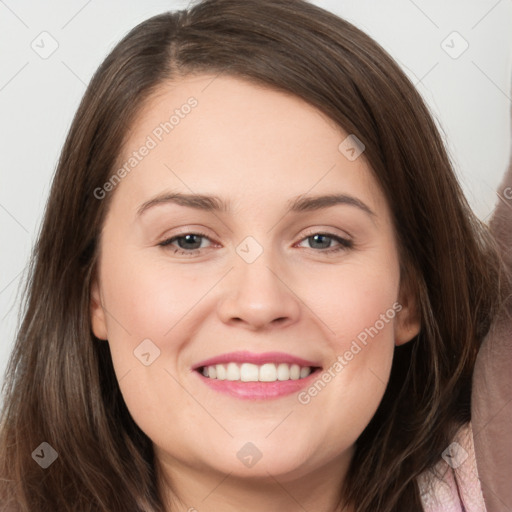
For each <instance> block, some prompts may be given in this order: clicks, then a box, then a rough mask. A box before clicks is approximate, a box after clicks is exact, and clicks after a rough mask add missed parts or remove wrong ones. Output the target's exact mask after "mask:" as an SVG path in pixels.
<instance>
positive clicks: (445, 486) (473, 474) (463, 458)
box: [418, 423, 485, 512]
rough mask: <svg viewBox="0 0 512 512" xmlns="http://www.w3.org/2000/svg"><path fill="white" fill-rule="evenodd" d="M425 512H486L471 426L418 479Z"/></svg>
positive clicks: (462, 431)
mask: <svg viewBox="0 0 512 512" xmlns="http://www.w3.org/2000/svg"><path fill="white" fill-rule="evenodd" d="M418 484H419V487H420V492H421V499H422V502H423V507H424V510H425V512H485V504H484V499H483V495H482V488H481V486H480V479H479V477H478V471H477V467H476V459H475V448H474V444H473V431H472V428H471V423H467V424H465V425H464V426H463V427H462V428H461V429H460V430H459V431H458V433H457V435H456V436H455V438H454V439H453V442H452V443H451V444H450V445H449V446H447V447H446V450H444V451H443V453H442V458H441V460H440V461H439V462H438V463H437V465H436V466H435V467H434V468H433V469H432V470H429V471H426V472H424V473H422V474H421V475H420V477H419V478H418Z"/></svg>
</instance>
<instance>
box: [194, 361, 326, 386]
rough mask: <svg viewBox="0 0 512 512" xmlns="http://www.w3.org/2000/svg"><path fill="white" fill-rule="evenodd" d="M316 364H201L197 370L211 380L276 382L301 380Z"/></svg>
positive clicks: (311, 371)
mask: <svg viewBox="0 0 512 512" xmlns="http://www.w3.org/2000/svg"><path fill="white" fill-rule="evenodd" d="M319 369H320V368H319V367H317V366H300V365H298V364H288V363H264V364H260V365H258V364H253V363H236V362H230V363H226V364H215V365H209V366H201V367H200V368H197V371H198V372H199V373H201V374H202V375H203V376H204V377H206V378H208V379H211V380H227V381H238V382H278V381H281V382H282V381H288V380H301V379H305V378H306V377H309V375H311V373H313V372H315V371H316V370H319Z"/></svg>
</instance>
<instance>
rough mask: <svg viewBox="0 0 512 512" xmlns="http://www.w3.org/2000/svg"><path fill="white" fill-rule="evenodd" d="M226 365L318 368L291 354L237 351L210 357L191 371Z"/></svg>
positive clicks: (317, 364) (316, 364)
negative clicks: (267, 364) (274, 365)
mask: <svg viewBox="0 0 512 512" xmlns="http://www.w3.org/2000/svg"><path fill="white" fill-rule="evenodd" d="M228 363H240V364H242V363H252V364H255V365H263V364H265V363H274V364H279V363H286V364H289V365H293V364H297V365H299V366H301V367H307V366H309V367H311V368H317V367H320V364H319V363H318V362H315V361H309V360H307V359H303V358H301V357H297V356H293V355H291V354H286V353H284V352H264V353H261V354H255V353H252V352H248V351H237V352H230V353H228V354H222V355H220V356H216V357H212V358H210V359H205V360H204V361H201V362H200V363H197V364H195V365H194V366H193V367H192V369H193V370H198V369H200V368H203V367H205V366H214V365H217V364H228Z"/></svg>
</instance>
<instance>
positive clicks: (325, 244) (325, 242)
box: [312, 235, 329, 249]
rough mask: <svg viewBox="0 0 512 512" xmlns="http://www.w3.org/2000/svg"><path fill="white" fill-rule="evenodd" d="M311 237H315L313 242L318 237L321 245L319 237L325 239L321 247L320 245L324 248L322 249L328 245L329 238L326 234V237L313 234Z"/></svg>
mask: <svg viewBox="0 0 512 512" xmlns="http://www.w3.org/2000/svg"><path fill="white" fill-rule="evenodd" d="M312 238H313V239H314V240H315V239H316V240H315V242H316V241H317V240H318V238H320V244H321V245H322V241H321V239H322V238H325V239H326V240H327V241H324V244H323V247H322V248H324V249H325V248H326V247H329V240H328V239H329V237H328V236H327V237H326V236H325V235H313V237H312Z"/></svg>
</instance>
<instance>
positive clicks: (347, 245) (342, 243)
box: [158, 231, 354, 256]
mask: <svg viewBox="0 0 512 512" xmlns="http://www.w3.org/2000/svg"><path fill="white" fill-rule="evenodd" d="M187 235H194V236H196V237H200V238H206V239H208V240H210V238H209V237H208V236H207V235H206V234H205V233H200V232H195V231H194V232H190V233H183V234H181V235H177V236H173V237H172V238H168V239H166V240H164V241H162V242H160V243H159V244H158V245H159V246H160V247H164V248H166V247H169V246H170V245H171V244H172V243H173V242H175V241H176V240H179V239H181V238H185V237H186V236H187ZM315 235H321V236H324V237H327V238H331V239H333V240H335V241H336V242H338V243H339V245H338V246H337V247H335V248H328V249H319V250H315V249H311V250H313V251H315V252H320V253H322V254H333V253H338V252H341V251H346V250H348V249H352V247H353V246H354V244H353V242H352V241H351V240H348V239H346V238H342V237H340V236H338V235H334V234H332V233H326V232H323V231H313V232H311V233H308V234H307V235H306V236H305V237H303V238H302V239H301V240H300V241H301V242H302V241H304V240H307V239H308V238H312V237H314V236H315ZM202 250H203V249H192V250H188V251H187V250H184V249H181V248H175V249H174V250H173V253H174V254H183V255H187V256H194V255H196V254H197V253H200V252H201V251H202Z"/></svg>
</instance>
